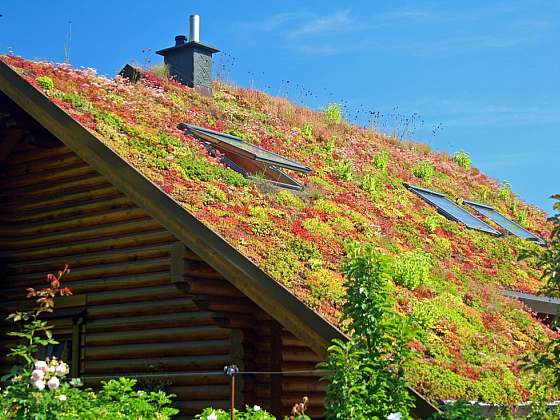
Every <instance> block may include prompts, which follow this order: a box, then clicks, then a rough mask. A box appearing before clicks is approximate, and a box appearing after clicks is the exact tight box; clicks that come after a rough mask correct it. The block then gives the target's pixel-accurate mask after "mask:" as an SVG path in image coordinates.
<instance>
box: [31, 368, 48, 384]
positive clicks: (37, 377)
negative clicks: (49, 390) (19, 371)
mask: <svg viewBox="0 0 560 420" xmlns="http://www.w3.org/2000/svg"><path fill="white" fill-rule="evenodd" d="M44 377H45V371H44V370H41V369H35V370H34V371H33V372H31V380H32V381H33V382H35V381H41V380H43V378H44Z"/></svg>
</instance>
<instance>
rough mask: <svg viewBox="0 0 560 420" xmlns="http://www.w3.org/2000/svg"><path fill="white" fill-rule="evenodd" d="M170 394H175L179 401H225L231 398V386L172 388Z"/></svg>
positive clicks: (169, 389)
mask: <svg viewBox="0 0 560 420" xmlns="http://www.w3.org/2000/svg"><path fill="white" fill-rule="evenodd" d="M168 391H169V393H171V394H175V395H176V397H175V399H176V400H179V401H197V400H202V401H205V400H206V401H207V400H224V399H226V398H229V395H230V386H229V385H205V386H204V385H202V386H170V387H169V388H168Z"/></svg>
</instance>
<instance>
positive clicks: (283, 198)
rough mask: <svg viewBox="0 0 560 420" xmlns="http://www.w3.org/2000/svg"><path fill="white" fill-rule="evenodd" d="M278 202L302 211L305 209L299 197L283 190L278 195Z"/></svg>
mask: <svg viewBox="0 0 560 420" xmlns="http://www.w3.org/2000/svg"><path fill="white" fill-rule="evenodd" d="M276 202H277V203H278V204H281V205H283V206H287V207H293V208H296V209H302V208H303V207H305V203H304V202H303V200H302V199H301V198H299V197H296V196H295V195H294V194H292V193H291V192H289V191H286V190H281V191H279V192H278V194H276Z"/></svg>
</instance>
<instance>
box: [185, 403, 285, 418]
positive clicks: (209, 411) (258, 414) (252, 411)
mask: <svg viewBox="0 0 560 420" xmlns="http://www.w3.org/2000/svg"><path fill="white" fill-rule="evenodd" d="M194 418H195V420H207V419H208V420H230V419H231V412H230V411H229V410H228V411H226V410H222V409H220V408H212V407H208V408H205V409H204V410H202V412H201V413H200V414H197V415H196V416H194ZM235 418H236V419H239V420H276V417H274V416H273V415H272V414H270V413H268V412H267V411H265V410H263V409H262V408H261V407H259V406H258V405H254V406H253V407H249V406H245V410H235Z"/></svg>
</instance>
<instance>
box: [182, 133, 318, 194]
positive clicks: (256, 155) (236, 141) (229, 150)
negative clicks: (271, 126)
mask: <svg viewBox="0 0 560 420" xmlns="http://www.w3.org/2000/svg"><path fill="white" fill-rule="evenodd" d="M178 128H179V129H180V130H183V131H184V132H186V133H187V134H189V135H191V136H193V137H194V138H196V139H197V140H199V141H200V142H201V143H202V144H203V145H204V147H205V148H206V150H208V153H209V154H210V155H212V156H214V157H217V158H219V159H220V160H221V162H222V163H224V164H225V165H227V166H228V167H229V168H231V169H233V170H234V171H236V172H239V173H241V174H242V175H244V176H248V177H251V176H259V177H263V178H264V179H266V180H267V181H269V182H271V183H273V184H276V185H279V186H282V187H285V188H291V189H297V190H301V189H302V188H303V187H302V186H301V185H300V184H299V183H298V182H297V181H295V180H294V179H293V178H292V177H291V176H289V175H288V174H286V173H285V172H284V171H283V170H282V169H288V170H291V171H295V172H301V173H309V172H311V168H309V167H307V166H305V165H303V164H301V163H299V162H296V161H294V160H291V159H288V158H285V157H283V156H280V155H278V154H276V153H273V152H270V151H268V150H265V149H263V148H261V147H259V146H255V145H254V144H250V143H247V142H245V141H243V140H242V139H240V138H238V137H234V136H231V135H229V134H225V133H220V132H218V131H214V130H209V129H207V128H202V127H197V126H195V125H191V124H185V123H181V124H179V125H178Z"/></svg>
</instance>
